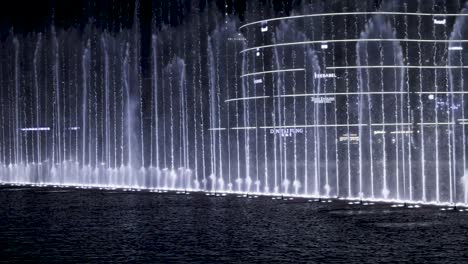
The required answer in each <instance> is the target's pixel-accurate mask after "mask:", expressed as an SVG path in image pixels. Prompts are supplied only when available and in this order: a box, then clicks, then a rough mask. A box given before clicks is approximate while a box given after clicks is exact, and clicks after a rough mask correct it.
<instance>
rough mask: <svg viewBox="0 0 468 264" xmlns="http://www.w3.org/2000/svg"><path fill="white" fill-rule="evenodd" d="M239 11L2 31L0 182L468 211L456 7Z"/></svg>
mask: <svg viewBox="0 0 468 264" xmlns="http://www.w3.org/2000/svg"><path fill="white" fill-rule="evenodd" d="M171 2H172V1H171ZM249 2H250V1H249ZM254 2H255V1H251V3H250V4H249V5H248V7H247V11H246V13H245V15H244V20H245V21H243V22H240V20H239V18H238V17H237V16H236V15H233V14H232V12H231V11H232V10H231V11H230V8H229V7H228V8H227V9H226V12H225V13H224V11H221V10H220V9H219V8H216V7H215V6H208V7H205V8H204V9H203V10H202V11H200V10H199V9H198V8H197V7H195V6H194V7H192V10H191V11H190V13H191V15H188V16H186V17H184V18H183V21H182V20H181V21H182V22H181V23H180V25H178V26H169V25H161V24H158V25H157V26H156V23H155V26H154V27H153V30H152V36H151V37H149V38H148V37H147V38H142V33H141V32H140V30H139V29H140V22H139V15H138V12H139V11H138V7H137V8H136V11H135V17H134V19H133V27H130V28H121V29H115V30H106V29H102V27H98V26H96V25H95V24H94V23H93V22H89V24H88V25H87V26H86V27H84V28H68V29H61V28H57V27H54V26H51V27H49V28H48V29H47V30H45V31H44V32H41V33H29V34H26V35H24V34H14V33H11V34H10V36H8V37H7V38H6V39H4V40H3V41H2V43H1V44H0V45H1V47H0V58H1V61H0V62H1V63H0V84H1V86H0V99H1V101H0V119H1V120H0V164H1V165H0V181H1V182H3V183H15V184H34V185H56V186H59V185H60V186H85V187H90V186H93V187H103V188H117V187H121V188H137V189H152V190H155V189H168V190H203V191H208V192H238V193H252V194H253V193H258V194H277V195H305V196H311V197H343V198H357V199H386V200H393V199H395V200H406V201H422V202H436V203H463V204H467V203H468V186H466V185H467V183H468V174H467V173H468V172H467V157H466V156H467V137H466V136H467V134H468V131H466V130H467V129H468V127H467V125H468V113H466V114H465V111H467V110H468V109H467V107H466V104H465V98H466V99H467V100H468V97H466V93H468V89H466V88H465V87H466V85H465V81H464V78H465V75H467V76H468V71H467V69H466V68H467V67H468V64H465V62H466V61H467V60H466V58H467V57H466V56H465V54H466V50H467V49H468V46H467V43H466V42H467V41H468V38H467V36H468V31H467V30H468V9H466V7H465V2H464V1H461V0H460V1H451V2H453V3H452V4H451V5H450V6H447V5H445V4H444V2H445V1H434V2H432V1H425V0H424V1H422V0H421V1H407V2H405V1H384V2H383V3H381V4H380V5H379V6H374V4H375V3H374V1H369V3H366V2H365V1H356V3H354V2H352V1H330V2H329V1H312V2H311V3H309V2H307V3H306V2H304V3H303V4H301V5H299V6H296V7H295V8H294V11H293V12H292V13H286V12H274V11H272V10H270V9H269V8H267V7H266V6H263V5H260V4H258V3H254ZM423 3H424V4H423ZM174 4H176V1H174ZM177 4H179V5H180V6H182V4H181V3H177ZM181 8H182V7H181ZM444 14H447V15H444ZM154 16H155V17H158V16H161V14H158V13H157V12H155V14H154ZM289 16H294V17H289ZM278 17H289V18H283V19H271V18H278ZM269 19H270V20H269ZM155 20H156V19H155ZM115 28H118V26H115ZM142 39H147V40H148V39H149V41H151V48H150V52H149V53H148V52H146V53H148V54H147V55H146V56H143V55H142V54H143V53H144V52H143V51H142ZM148 45H149V44H148ZM465 65H467V66H465Z"/></svg>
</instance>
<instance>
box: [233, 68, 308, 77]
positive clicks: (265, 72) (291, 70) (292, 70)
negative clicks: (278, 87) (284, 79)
mask: <svg viewBox="0 0 468 264" xmlns="http://www.w3.org/2000/svg"><path fill="white" fill-rule="evenodd" d="M296 71H305V69H304V68H298V69H284V70H274V71H263V72H253V73H246V74H244V75H241V78H244V77H247V76H253V75H260V74H269V73H281V72H296Z"/></svg>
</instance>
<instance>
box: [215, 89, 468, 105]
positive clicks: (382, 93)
mask: <svg viewBox="0 0 468 264" xmlns="http://www.w3.org/2000/svg"><path fill="white" fill-rule="evenodd" d="M411 93H413V92H410V91H404V92H400V91H395V92H348V93H315V94H283V95H274V96H273V97H271V96H254V97H243V98H233V99H229V100H225V101H224V102H233V101H245V100H255V99H269V98H289V97H320V96H337V95H345V96H349V95H402V94H403V95H409V94H411ZM414 94H446V95H450V94H468V91H453V92H452V91H447V92H444V91H433V92H428V91H426V92H414Z"/></svg>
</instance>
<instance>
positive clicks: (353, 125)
mask: <svg viewBox="0 0 468 264" xmlns="http://www.w3.org/2000/svg"><path fill="white" fill-rule="evenodd" d="M348 126H349V127H360V126H367V125H366V124H349V125H348V124H327V125H296V126H294V125H292V126H262V127H260V128H261V129H275V128H279V129H281V128H308V127H348Z"/></svg>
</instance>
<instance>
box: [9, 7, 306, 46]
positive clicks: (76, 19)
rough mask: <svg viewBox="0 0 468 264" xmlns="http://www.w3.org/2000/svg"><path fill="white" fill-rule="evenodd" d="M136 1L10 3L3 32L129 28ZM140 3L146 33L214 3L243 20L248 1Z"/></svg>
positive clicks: (221, 10)
mask: <svg viewBox="0 0 468 264" xmlns="http://www.w3.org/2000/svg"><path fill="white" fill-rule="evenodd" d="M135 2H136V1H122V0H102V1H90V0H71V1H63V0H37V1H31V0H17V1H8V3H7V4H6V3H2V4H1V5H2V7H1V8H0V32H1V35H2V37H4V36H5V34H7V33H8V32H9V31H10V30H12V29H14V31H15V32H16V33H19V32H20V33H25V32H33V31H43V30H44V28H46V27H47V26H49V25H51V24H52V23H53V24H55V25H56V26H59V27H63V28H68V27H71V26H77V25H79V26H83V25H84V24H86V23H87V22H88V21H89V19H94V20H95V21H96V22H97V24H98V25H100V26H102V27H105V28H107V29H118V28H119V27H121V26H123V27H129V26H130V25H131V23H132V18H133V11H134V7H135ZM139 2H140V6H141V9H140V10H141V11H140V19H141V22H142V27H143V30H145V29H147V28H149V27H148V25H150V24H151V22H152V20H153V18H154V19H155V22H156V23H158V24H161V22H164V23H166V24H167V23H170V24H171V25H177V24H178V23H180V22H182V20H183V17H184V16H186V15H187V14H188V13H189V12H191V11H190V9H191V7H196V9H198V10H200V11H202V10H203V9H204V8H205V6H206V5H207V3H208V4H211V3H213V2H214V3H215V4H216V5H217V7H218V8H219V10H220V12H221V13H223V14H224V13H225V12H226V10H225V5H226V4H227V5H228V10H227V11H228V13H230V14H232V13H234V14H237V15H239V16H240V18H241V19H242V16H243V13H244V11H245V8H246V1H243V0H206V1H203V0H202V1H193V0H178V1H175V0H171V1H161V0H140V1H139ZM260 2H263V3H264V4H267V5H269V6H274V7H276V9H280V8H281V9H285V10H290V9H291V7H292V6H295V5H298V4H300V2H301V1H297V0H296V1H294V0H287V1H280V0H270V1H268V0H262V1H260ZM197 5H198V7H197ZM153 14H154V15H153Z"/></svg>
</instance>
